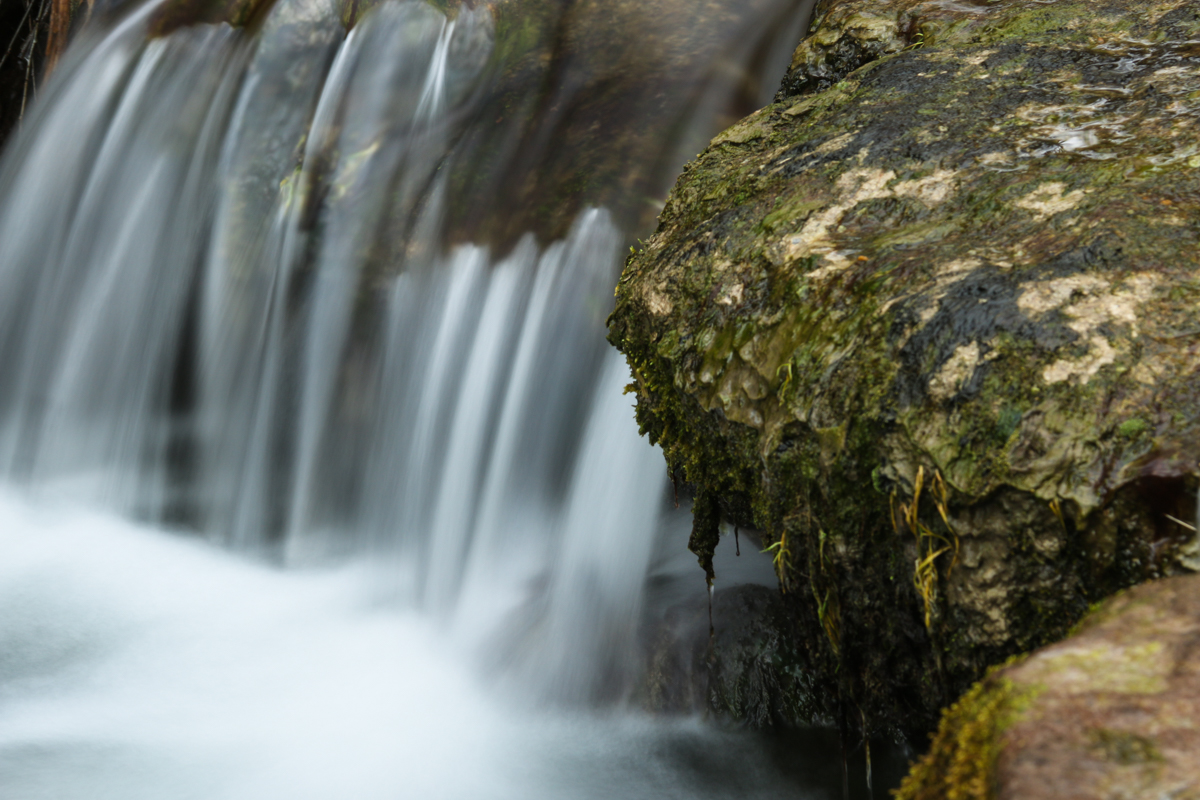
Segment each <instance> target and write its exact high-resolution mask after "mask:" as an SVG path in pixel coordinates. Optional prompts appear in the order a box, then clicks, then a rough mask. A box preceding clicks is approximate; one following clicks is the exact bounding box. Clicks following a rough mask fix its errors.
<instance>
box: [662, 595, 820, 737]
mask: <svg viewBox="0 0 1200 800" xmlns="http://www.w3.org/2000/svg"><path fill="white" fill-rule="evenodd" d="M790 625H791V621H790V619H789V617H788V615H787V612H786V610H785V609H784V607H783V603H782V600H781V598H780V596H779V592H777V591H775V590H774V589H771V588H768V587H766V586H758V585H754V584H745V585H742V586H735V587H732V588H729V589H724V590H722V591H719V592H716V594H715V596H714V598H713V608H712V626H713V627H712V631H711V634H710V630H709V615H708V607H707V604H706V603H705V602H703V601H699V600H698V601H697V602H692V603H687V604H682V605H679V606H676V607H674V608H672V609H670V610H669V611H668V613H667V614H666V616H665V618H664V620H663V621H662V623H661V624H659V625H658V626H657V629H656V630H655V631H654V633H653V635H652V637H651V642H650V646H649V659H648V665H647V667H648V668H647V671H646V680H645V689H644V693H645V696H644V698H643V704H644V705H645V707H646V708H647V709H649V710H651V711H654V712H666V713H696V712H701V713H705V712H711V713H714V714H716V715H717V716H718V717H721V718H725V719H731V720H737V721H739V722H741V723H744V724H747V725H749V726H751V727H755V728H772V727H784V728H791V727H800V726H803V725H809V724H812V723H814V722H823V721H825V720H822V719H821V717H820V714H819V711H818V710H817V709H818V706H817V705H816V704H815V703H814V702H813V699H812V697H811V695H810V686H809V679H808V674H807V671H806V670H805V669H804V666H803V662H801V661H800V660H799V659H798V656H797V654H796V652H795V646H796V639H795V636H794V635H793V634H792V632H791V631H790V630H789V628H790Z"/></svg>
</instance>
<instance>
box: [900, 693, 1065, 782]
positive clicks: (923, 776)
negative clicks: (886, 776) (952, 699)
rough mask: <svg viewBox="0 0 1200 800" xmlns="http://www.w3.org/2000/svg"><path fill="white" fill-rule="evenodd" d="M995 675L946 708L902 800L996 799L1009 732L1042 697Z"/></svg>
mask: <svg viewBox="0 0 1200 800" xmlns="http://www.w3.org/2000/svg"><path fill="white" fill-rule="evenodd" d="M1041 691H1042V689H1041V688H1040V687H1032V686H1023V685H1020V684H1017V683H1014V682H1013V681H1011V680H1009V679H1008V678H1004V677H1000V676H994V675H993V676H989V677H987V678H985V679H983V680H982V681H980V682H979V683H977V684H976V685H975V686H974V687H972V688H971V689H970V691H968V692H967V693H966V694H965V695H963V696H962V697H961V698H960V699H959V700H958V702H956V703H955V704H954V705H952V706H950V707H949V708H948V709H946V711H945V713H944V714H943V715H942V721H941V724H940V725H939V726H938V730H937V733H936V734H935V735H934V737H933V743H932V745H931V746H930V748H929V752H928V753H927V754H926V755H925V756H924V757H923V758H922V759H921V760H919V761H918V762H917V763H916V764H914V765H913V767H912V770H911V771H910V772H909V774H908V775H907V776H906V777H905V778H904V782H903V783H901V784H900V788H899V789H898V790H897V791H896V793H895V797H896V800H991V798H993V797H995V787H994V776H995V769H996V759H997V758H998V757H999V755H1000V751H1001V748H1002V744H1003V736H1004V732H1005V731H1006V730H1008V729H1009V728H1011V727H1012V726H1013V725H1014V724H1015V723H1016V722H1018V721H1019V720H1020V719H1021V718H1022V716H1023V715H1024V714H1025V713H1026V712H1027V711H1028V710H1029V708H1030V707H1031V706H1032V705H1033V703H1034V701H1035V700H1036V699H1037V697H1038V695H1039V694H1040V693H1041Z"/></svg>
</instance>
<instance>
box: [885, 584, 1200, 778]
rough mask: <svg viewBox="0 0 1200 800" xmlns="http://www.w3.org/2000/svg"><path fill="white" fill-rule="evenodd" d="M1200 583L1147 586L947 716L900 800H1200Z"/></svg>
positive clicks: (980, 688)
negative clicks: (1165, 799) (1169, 799)
mask: <svg viewBox="0 0 1200 800" xmlns="http://www.w3.org/2000/svg"><path fill="white" fill-rule="evenodd" d="M1198 647H1200V576H1187V577H1179V578H1171V579H1168V580H1163V581H1156V582H1154V583H1150V584H1146V585H1144V586H1139V587H1137V588H1136V589H1131V590H1130V591H1129V592H1127V593H1124V594H1121V595H1118V596H1117V597H1115V598H1112V599H1111V600H1109V601H1108V602H1106V603H1104V604H1103V605H1102V606H1101V607H1100V608H1099V609H1097V610H1096V611H1095V612H1094V613H1092V614H1090V615H1089V616H1088V617H1086V618H1085V620H1084V622H1083V623H1082V624H1081V625H1080V626H1079V630H1078V631H1077V632H1076V633H1075V634H1074V635H1073V636H1071V637H1069V638H1068V639H1066V640H1065V641H1063V642H1060V643H1058V644H1056V645H1052V646H1050V647H1047V648H1045V649H1043V650H1040V651H1038V652H1037V653H1035V654H1033V655H1032V656H1029V657H1028V658H1021V659H1017V660H1015V661H1014V662H1013V663H1011V664H1008V665H1006V666H1004V667H1003V668H1002V669H998V670H996V671H994V672H992V673H991V674H990V675H988V676H987V678H985V679H984V680H983V681H981V682H980V683H979V684H977V685H976V686H975V687H974V688H972V689H971V691H969V692H968V693H967V694H966V695H965V696H963V697H962V698H961V699H960V700H959V701H958V702H957V703H956V704H955V705H954V706H953V707H951V708H949V709H947V711H946V713H945V715H944V716H943V718H942V723H941V725H940V726H939V728H938V732H937V735H936V736H935V737H934V740H933V746H932V748H931V749H930V751H929V753H928V754H926V756H925V757H924V758H923V759H922V760H921V761H919V762H918V763H917V764H916V765H915V767H914V768H913V771H912V773H911V774H910V775H909V777H908V778H907V779H906V780H905V782H904V784H903V786H902V787H901V789H900V791H899V793H898V800H945V799H946V798H954V800H992V798H996V800H1010V799H1011V800H1018V798H1019V800H1038V798H1047V799H1049V798H1064V797H1070V798H1075V799H1077V800H1093V798H1094V800H1102V798H1117V797H1128V798H1134V797H1147V798H1150V797H1154V798H1158V797H1172V798H1180V800H1183V798H1193V799H1194V798H1200V728H1198V727H1197V724H1196V723H1197V720H1198V719H1200V660H1198V659H1197V657H1196V654H1197V648H1198Z"/></svg>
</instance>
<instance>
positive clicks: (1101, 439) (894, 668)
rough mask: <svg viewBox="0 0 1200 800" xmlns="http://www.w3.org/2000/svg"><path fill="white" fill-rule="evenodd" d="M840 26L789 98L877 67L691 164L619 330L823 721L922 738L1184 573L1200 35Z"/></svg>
mask: <svg viewBox="0 0 1200 800" xmlns="http://www.w3.org/2000/svg"><path fill="white" fill-rule="evenodd" d="M851 5H852V4H848V3H847V4H837V3H825V4H823V6H822V8H821V9H819V12H818V15H819V16H818V23H817V24H816V26H815V28H814V30H813V31H812V33H811V35H810V36H809V38H808V39H807V40H806V42H805V43H804V44H802V45H801V47H800V49H798V50H797V53H798V56H797V59H794V60H793V74H791V75H790V78H789V79H790V80H794V79H798V78H797V76H798V75H799V73H796V72H795V71H796V70H800V72H801V73H804V71H805V70H806V69H808V70H809V73H805V74H810V76H811V75H816V76H817V77H820V76H819V74H818V73H819V71H820V70H818V69H817V67H815V66H813V65H814V64H817V62H820V64H826V65H827V64H828V63H829V62H828V61H827V60H826V61H821V59H822V58H825V56H827V55H828V52H827V51H828V48H829V47H832V46H833V45H832V44H830V43H836V42H838V41H841V40H842V39H844V38H847V37H849V38H850V39H854V40H855V41H865V39H864V38H863V37H865V36H867V33H864V32H868V33H869V32H871V31H874V32H873V33H871V34H870V35H872V36H875V35H878V36H879V37H883V38H881V39H878V40H879V41H883V40H884V39H886V40H887V41H888V42H891V43H892V44H889V45H888V46H887V47H884V48H882V49H880V50H879V51H878V53H875V54H872V53H870V52H868V53H867V55H866V56H864V58H866V59H867V60H866V63H865V64H863V65H861V66H857V68H856V69H855V70H854V71H850V72H847V73H846V74H844V75H842V74H840V73H838V71H837V70H835V71H834V72H831V73H829V74H830V75H832V76H833V77H832V78H831V79H830V81H829V82H828V85H826V84H824V83H821V82H820V81H817V82H816V83H809V84H804V85H803V86H801V85H800V84H795V85H794V86H793V89H795V91H794V92H793V91H791V90H788V91H784V92H782V93H781V96H780V97H781V99H780V100H779V102H776V103H775V104H773V105H771V106H769V107H767V108H765V109H762V110H761V111H759V112H757V113H755V114H753V115H751V116H749V117H747V118H746V119H744V120H742V121H741V122H740V123H738V124H737V125H735V126H734V127H732V128H730V129H729V130H727V131H725V132H724V133H722V134H721V135H720V136H718V137H717V138H716V139H714V140H713V141H712V143H711V144H710V146H709V147H708V149H707V150H706V151H705V152H704V153H703V154H701V155H700V156H699V157H698V158H697V159H696V160H695V161H693V162H692V163H690V164H689V165H688V166H687V167H686V168H685V170H684V172H683V174H682V176H681V177H680V179H679V181H678V183H677V184H676V186H675V189H674V191H673V192H672V193H671V195H670V197H669V198H668V201H667V204H666V207H665V208H664V210H663V212H662V214H661V216H660V218H659V227H658V230H657V232H656V233H655V235H654V236H653V237H652V238H651V239H650V240H649V241H647V242H646V243H645V244H644V246H643V247H642V248H641V249H640V250H638V251H637V252H635V253H634V254H632V255H631V257H630V258H629V260H628V262H627V264H626V267H625V271H624V273H623V275H622V277H621V280H620V283H619V285H618V287H617V292H616V294H617V303H616V310H615V311H614V313H613V316H612V317H611V319H610V331H609V339H610V341H611V342H612V343H613V344H614V345H616V346H617V347H618V348H619V349H620V350H621V351H622V352H624V353H625V355H626V357H627V359H628V362H629V365H630V367H631V369H632V372H633V376H634V381H635V383H634V386H635V388H636V390H637V396H638V407H637V416H638V421H639V424H640V426H641V429H642V432H643V433H644V434H646V435H647V436H648V437H649V438H650V439H651V440H652V441H654V442H655V443H657V444H659V445H660V446H661V447H662V449H663V452H664V454H665V456H666V460H667V464H668V468H669V470H670V471H671V473H672V475H674V476H675V477H676V478H677V479H678V480H680V481H685V482H688V483H691V484H694V485H695V487H696V488H697V491H698V492H699V494H700V496H702V497H705V498H709V499H708V500H707V502H708V503H709V504H711V505H713V506H714V507H715V508H717V509H718V511H719V514H718V515H716V517H717V518H723V519H726V520H729V521H731V522H735V523H738V524H742V525H746V526H754V527H757V528H759V529H760V530H762V531H764V532H765V535H766V537H767V542H768V544H769V545H770V546H771V547H772V549H773V552H774V553H775V555H776V565H777V569H778V572H779V578H780V584H781V587H782V588H783V591H784V597H785V601H786V603H787V605H788V607H789V609H790V613H791V614H792V615H793V617H794V619H795V620H796V621H797V629H798V630H800V631H801V634H800V636H801V638H802V639H803V642H802V645H803V646H802V648H801V650H802V651H803V652H804V653H805V656H804V657H805V658H806V659H808V661H809V667H810V668H811V669H813V670H814V673H815V674H816V675H817V676H818V677H817V680H818V683H819V687H818V688H819V692H818V693H820V692H824V693H825V695H826V696H827V697H828V706H827V709H826V711H827V713H828V714H829V715H830V716H831V717H833V718H841V719H845V720H849V721H850V722H849V723H847V724H849V725H850V726H851V727H864V728H866V729H867V730H868V732H891V733H894V734H907V735H915V736H923V733H924V732H925V731H928V730H931V729H932V728H933V727H934V725H935V723H936V720H937V715H938V711H939V709H940V708H942V707H943V706H945V705H946V704H948V703H949V702H950V701H951V700H952V699H953V698H954V697H957V696H958V695H959V694H960V693H961V692H962V691H963V690H965V689H966V688H967V687H968V686H969V685H970V684H971V683H972V682H973V681H975V680H977V679H978V678H979V677H980V676H981V675H982V674H983V673H984V672H985V670H986V669H987V668H988V667H989V666H990V665H992V664H996V663H999V662H1002V661H1003V660H1004V659H1006V658H1007V657H1009V656H1010V655H1012V654H1014V653H1019V652H1025V651H1028V650H1030V649H1033V648H1035V647H1038V646H1040V645H1043V644H1045V643H1047V642H1050V641H1054V640H1057V639H1058V638H1061V637H1062V636H1063V635H1064V634H1065V633H1066V632H1067V631H1068V630H1069V629H1070V627H1071V625H1072V624H1074V623H1075V622H1076V621H1077V620H1078V619H1079V618H1080V617H1081V616H1082V615H1083V614H1084V613H1085V612H1086V610H1087V608H1088V607H1089V604H1091V603H1093V602H1095V601H1096V600H1098V599H1100V598H1101V597H1104V596H1106V595H1108V594H1110V593H1112V592H1113V591H1116V590H1118V589H1120V588H1122V587H1124V586H1129V585H1131V584H1134V583H1137V582H1140V581H1143V580H1146V579H1148V578H1152V577H1157V576H1162V575H1169V574H1174V573H1176V572H1181V571H1186V570H1188V569H1192V568H1194V565H1196V564H1197V561H1196V559H1195V558H1194V555H1195V552H1196V551H1197V547H1196V540H1195V535H1194V531H1192V530H1190V529H1189V527H1188V526H1187V524H1186V521H1187V520H1191V519H1194V517H1195V500H1194V497H1195V490H1196V487H1197V484H1198V483H1200V481H1198V478H1197V465H1196V461H1195V457H1194V454H1195V453H1196V452H1200V372H1198V371H1197V369H1196V368H1195V366H1194V365H1195V364H1196V363H1197V362H1196V360H1195V357H1194V356H1195V353H1194V351H1195V350H1196V348H1197V347H1200V321H1198V320H1197V317H1196V311H1195V309H1196V307H1197V306H1196V302H1195V301H1196V296H1195V272H1196V266H1197V261H1196V255H1195V253H1196V252H1197V251H1196V245H1197V243H1198V241H1200V227H1198V225H1197V222H1196V220H1197V219H1200V213H1198V212H1200V171H1198V170H1200V156H1198V155H1197V154H1200V135H1198V134H1197V133H1196V131H1197V128H1196V127H1195V125H1194V124H1193V122H1192V121H1191V120H1192V119H1193V115H1195V114H1200V105H1198V104H1197V101H1196V99H1195V98H1196V97H1197V96H1200V51H1196V49H1195V45H1194V44H1193V43H1192V39H1191V37H1192V36H1193V34H1194V33H1195V31H1196V30H1197V25H1198V24H1200V13H1198V11H1197V10H1196V9H1194V8H1193V7H1192V6H1189V5H1188V4H1186V3H1183V2H1170V1H1166V2H1155V3H1133V2H1126V1H1124V0H1106V1H1105V2H1101V3H1098V4H1097V3H1080V2H1065V3H1056V4H1055V5H1054V6H1053V7H1043V6H1029V5H1026V4H1022V3H1016V2H1011V3H996V4H991V5H989V6H986V7H985V6H979V7H965V6H963V7H957V10H954V9H951V10H947V9H944V8H940V7H938V8H935V7H933V6H932V5H928V4H912V3H909V4H896V3H884V2H877V3H867V4H858V5H855V6H854V8H855V9H856V10H855V13H854V14H850V13H849V11H847V10H846V9H849V8H850V7H851ZM855 14H857V16H855ZM872 14H874V17H872V18H873V19H877V20H884V21H888V20H891V21H890V22H888V25H891V26H892V27H890V28H889V27H887V26H886V25H885V26H883V27H880V25H882V23H880V25H875V23H871V24H868V23H867V22H864V19H865V17H864V16H863V15H867V16H871V15H872ZM873 25H874V27H872V26H873ZM839 26H840V27H839ZM881 31H882V32H881ZM888 31H890V33H889V32H888ZM885 34H886V36H885ZM889 37H890V38H889ZM822 42H824V44H822ZM864 52H865V51H864ZM806 53H807V54H808V55H805V54H806ZM814 53H816V54H817V55H813V54H814ZM822 53H823V54H824V55H821V54H822ZM809 56H812V59H809ZM818 56H820V57H818ZM806 59H809V60H808V61H806ZM872 59H873V60H872ZM810 61H811V63H810ZM806 64H807V65H808V66H805V65H806ZM820 64H817V66H820ZM821 69H824V67H821ZM800 77H802V75H801V76H800ZM814 80H815V78H814ZM822 80H824V79H822ZM787 88H788V87H787V84H786V82H785V90H786V89H787ZM707 516H712V515H707ZM1180 521H1183V524H1181V522H1180ZM713 525H714V523H713V522H711V521H705V522H704V524H703V525H701V526H700V527H701V528H704V527H705V526H707V527H708V528H711V527H712V526H713ZM694 539H695V540H696V541H698V542H701V543H702V542H703V541H705V536H704V532H703V531H702V530H698V531H697V532H696V534H695V536H694Z"/></svg>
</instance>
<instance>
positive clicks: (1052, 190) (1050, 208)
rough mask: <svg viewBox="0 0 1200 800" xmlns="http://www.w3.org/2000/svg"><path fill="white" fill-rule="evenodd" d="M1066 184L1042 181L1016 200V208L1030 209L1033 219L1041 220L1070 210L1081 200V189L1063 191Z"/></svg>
mask: <svg viewBox="0 0 1200 800" xmlns="http://www.w3.org/2000/svg"><path fill="white" fill-rule="evenodd" d="M1066 188H1067V187H1066V186H1065V185H1064V184H1062V183H1059V182H1058V181H1054V182H1052V183H1044V184H1042V185H1041V186H1039V187H1038V188H1036V189H1034V190H1033V191H1032V192H1030V193H1029V194H1027V195H1025V196H1024V197H1022V198H1021V199H1020V200H1018V201H1017V203H1016V205H1017V208H1024V209H1028V210H1029V211H1032V212H1033V213H1034V215H1035V219H1037V220H1039V221H1040V220H1043V219H1046V218H1047V217H1050V216H1053V215H1054V214H1059V213H1062V212H1063V211H1070V210H1071V209H1073V208H1075V206H1077V205H1079V204H1080V203H1081V202H1082V201H1083V191H1082V190H1080V189H1076V190H1075V191H1073V192H1070V193H1064V192H1065V191H1066Z"/></svg>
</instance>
